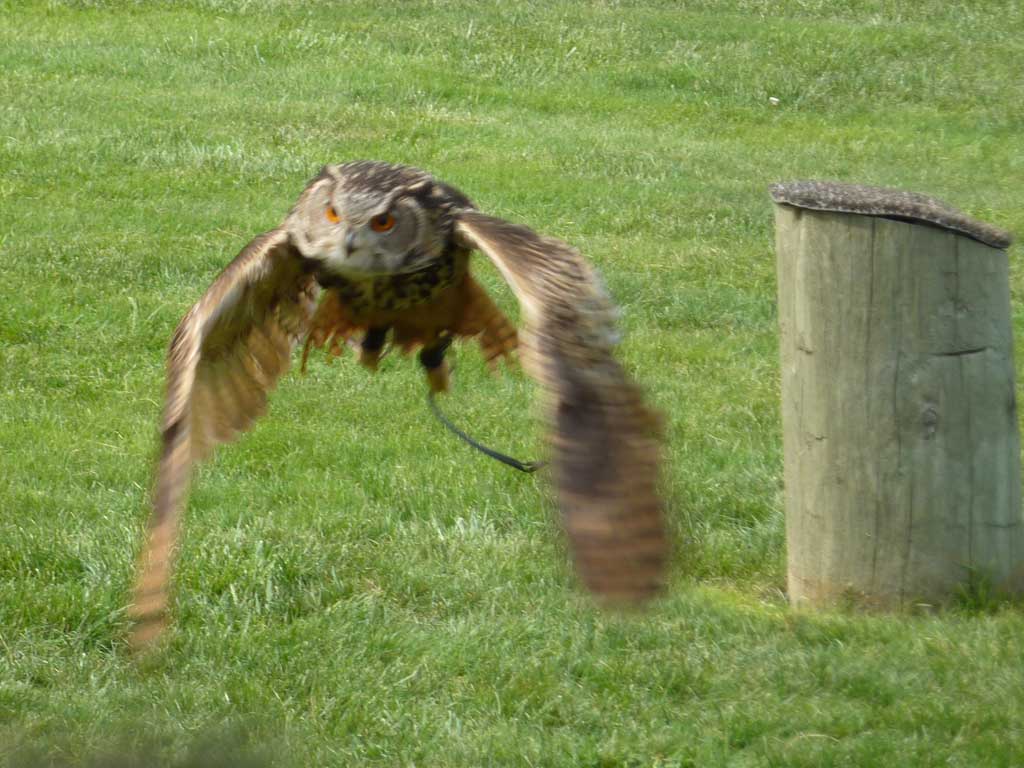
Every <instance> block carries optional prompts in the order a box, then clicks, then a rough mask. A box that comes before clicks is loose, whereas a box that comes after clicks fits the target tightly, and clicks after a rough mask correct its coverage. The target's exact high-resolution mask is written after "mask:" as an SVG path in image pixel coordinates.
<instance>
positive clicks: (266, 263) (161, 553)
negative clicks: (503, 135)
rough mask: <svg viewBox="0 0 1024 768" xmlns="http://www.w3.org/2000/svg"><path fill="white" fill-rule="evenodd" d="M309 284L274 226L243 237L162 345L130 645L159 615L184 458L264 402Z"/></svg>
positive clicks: (312, 287) (294, 333) (225, 435)
mask: <svg viewBox="0 0 1024 768" xmlns="http://www.w3.org/2000/svg"><path fill="white" fill-rule="evenodd" d="M318 291H319V288H318V286H317V284H316V282H315V281H314V279H313V278H312V276H311V275H309V274H308V273H307V272H306V271H305V270H304V269H303V260H302V257H301V256H300V255H299V252H298V251H297V250H296V249H295V248H294V247H293V246H292V245H291V244H290V243H289V241H288V236H287V234H286V233H285V232H284V231H283V230H274V231H271V232H268V233H266V234H264V235H261V236H259V237H257V238H256V239H254V240H253V241H252V242H251V243H249V244H248V245H247V246H246V247H245V248H244V249H243V250H242V252H241V253H240V254H238V256H237V257H235V259H234V261H232V262H231V263H230V264H229V265H228V266H227V267H226V268H225V269H224V271H223V272H221V274H220V275H219V276H218V277H217V279H216V280H214V282H213V285H211V286H210V287H209V289H207V291H206V293H205V294H203V296H202V298H201V299H199V301H198V302H196V304H195V305H194V306H193V307H192V308H191V309H190V310H189V311H188V314H186V315H185V317H184V318H183V319H182V321H181V323H180V324H179V325H178V328H177V330H175V332H174V336H173V337H172V339H171V346H170V350H169V351H168V354H167V402H166V404H165V406H164V413H163V423H162V426H161V429H162V442H163V446H162V453H161V456H160V463H159V467H158V470H157V480H156V491H155V494H154V499H153V512H152V516H151V517H150V522H149V536H148V540H147V542H146V545H145V547H144V548H143V551H142V555H141V557H140V560H139V572H138V580H137V582H136V586H135V596H134V601H133V604H132V606H131V608H130V609H129V613H130V615H131V616H132V618H133V619H134V620H135V622H136V624H135V627H134V629H133V632H132V637H131V641H132V644H133V646H135V647H137V648H138V647H142V646H145V645H146V644H148V643H150V642H151V641H153V640H154V639H156V637H157V636H158V635H159V634H160V631H161V630H162V628H163V626H164V622H165V615H164V614H165V610H166V607H167V584H168V580H169V578H170V571H171V566H172V557H173V549H174V544H175V541H176V538H177V532H178V518H179V517H180V514H181V510H182V507H183V505H184V502H185V496H186V493H187V490H188V483H189V476H190V474H191V471H190V470H191V467H192V463H193V462H194V461H196V460H198V459H201V458H203V457H205V456H207V455H208V454H209V453H210V452H211V451H212V450H213V448H214V447H215V446H216V445H218V444H219V443H223V442H227V441H229V440H233V439H234V438H235V437H237V436H238V434H239V433H240V432H242V431H244V430H246V429H248V428H249V427H250V426H251V425H252V423H253V422H254V421H255V420H256V419H257V418H258V417H259V416H260V415H261V414H262V413H263V412H264V411H265V410H266V405H267V394H268V393H269V391H270V390H271V389H273V387H274V385H275V383H276V382H277V379H278V378H279V377H280V376H281V374H282V373H284V372H285V370H287V368H288V365H289V363H290V360H291V352H292V348H293V346H294V345H295V343H296V342H297V341H298V340H299V338H300V337H301V336H303V335H304V334H305V332H306V328H307V326H308V324H309V319H310V317H311V316H312V313H313V310H314V309H315V300H316V297H317V294H318Z"/></svg>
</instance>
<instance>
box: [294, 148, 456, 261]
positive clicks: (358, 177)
mask: <svg viewBox="0 0 1024 768" xmlns="http://www.w3.org/2000/svg"><path fill="white" fill-rule="evenodd" d="M459 207H472V206H471V203H470V202H469V200H468V199H466V198H465V196H463V195H462V194H461V193H459V192H458V191H457V190H454V189H452V188H451V187H449V186H447V185H445V184H442V183H440V182H438V181H437V180H436V179H434V178H433V177H432V176H431V175H430V174H427V173H424V172H423V171H420V170H418V169H415V168H409V167H407V166H401V165H391V164H388V163H380V162H368V161H361V162H356V163H346V164H344V165H328V166H324V168H323V169H322V170H321V171H320V174H319V175H318V176H316V178H314V179H313V180H312V181H311V182H310V183H309V185H308V186H307V187H306V190H305V191H304V192H303V194H302V196H301V197H300V198H299V201H298V203H296V205H295V207H294V208H293V209H292V211H291V213H290V214H289V216H288V220H287V222H286V227H287V229H288V234H289V236H290V237H291V240H292V242H293V243H294V244H295V246H296V247H297V248H298V249H299V251H300V252H301V253H302V255H303V256H304V257H306V258H307V259H310V260H312V261H314V262H316V263H317V270H318V272H321V273H325V274H326V275H328V276H329V275H337V276H339V277H345V278H349V279H358V278H361V277H373V276H378V275H385V274H396V273H401V272H415V271H417V270H420V269H423V268H424V267H427V266H429V265H430V264H431V263H432V262H434V261H436V260H438V259H440V258H441V256H442V255H443V254H444V253H445V251H446V250H447V249H448V248H449V246H450V242H451V236H452V228H453V217H452V211H453V209H455V208H459Z"/></svg>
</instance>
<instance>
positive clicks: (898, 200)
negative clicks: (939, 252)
mask: <svg viewBox="0 0 1024 768" xmlns="http://www.w3.org/2000/svg"><path fill="white" fill-rule="evenodd" d="M768 190H769V192H770V194H771V196H772V200H774V201H775V202H776V203H783V204H785V205H792V206H795V207H797V208H808V209H810V210H814V211H835V212H838V213H856V214H861V215H864V216H883V217H885V218H887V219H897V220H900V221H910V222H915V223H921V224H929V225H931V226H935V227H941V228H942V229H947V230H952V231H953V232H957V233H959V234H961V235H966V236H967V237H970V238H972V239H974V240H977V241H979V242H981V243H984V244H985V245H990V246H992V247H993V248H1006V247H1008V246H1009V245H1010V243H1011V242H1013V236H1012V235H1011V234H1010V233H1009V232H1007V231H1006V230H1004V229H1000V228H999V227H996V226H993V225H992V224H988V223H986V222H984V221H979V220H978V219H974V218H971V217H970V216H968V215H967V214H965V213H963V212H962V211H959V210H957V209H956V208H954V207H953V206H951V205H948V204H946V203H944V202H942V201H941V200H936V199H935V198H934V197H928V196H927V195H921V194H918V193H917V192H907V191H905V190H902V189H890V188H887V187H868V186H862V185H859V184H843V183H840V182H836V181H788V182H784V183H781V184H772V185H771V186H770V187H769V188H768Z"/></svg>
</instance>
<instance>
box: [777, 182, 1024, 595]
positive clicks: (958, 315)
mask: <svg viewBox="0 0 1024 768" xmlns="http://www.w3.org/2000/svg"><path fill="white" fill-rule="evenodd" d="M771 194H772V198H773V199H774V200H775V202H776V203H777V205H776V209H775V210H776V218H775V224H776V248H777V254H778V278H779V324H780V330H781V353H782V417H783V419H782V421H783V432H784V438H783V443H784V452H785V504H786V542H787V546H788V580H789V597H790V600H791V602H793V603H794V604H802V603H807V604H810V605H825V604H831V603H835V602H846V601H853V602H855V603H858V604H862V605H868V606H878V607H909V606H913V605H915V604H920V603H927V604H935V603H939V602H943V601H948V599H949V598H950V597H951V596H952V595H954V594H955V593H956V592H957V590H958V589H960V588H962V587H963V586H966V585H968V584H971V583H978V580H981V583H985V584H988V585H989V586H990V587H992V588H994V589H996V590H999V591H1003V592H1010V593H1021V592H1024V517H1022V513H1021V467H1020V437H1019V434H1018V426H1017V406H1016V398H1015V390H1014V366H1013V336H1012V328H1011V315H1010V289H1009V267H1008V260H1007V256H1006V252H1005V250H1004V249H1005V248H1006V247H1007V246H1008V245H1009V243H1010V236H1009V235H1008V234H1007V233H1005V232H1002V231H1000V230H998V229H995V228H994V227H991V226H989V225H986V224H984V223H982V222H978V221H974V220H972V219H969V218H968V217H966V216H964V215H963V214H961V213H959V212H958V211H956V210H955V209H952V208H949V207H948V206H946V205H944V204H942V203H940V202H938V201H936V200H933V199H931V198H926V197H923V196H920V195H915V194H912V193H906V192H899V191H896V190H886V189H877V188H869V187H856V186H851V185H840V184H831V183H822V182H794V183H791V184H779V185H774V186H773V187H772V188H771Z"/></svg>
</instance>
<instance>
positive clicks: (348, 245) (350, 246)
mask: <svg viewBox="0 0 1024 768" xmlns="http://www.w3.org/2000/svg"><path fill="white" fill-rule="evenodd" d="M355 248H356V233H355V232H348V233H346V234H345V258H346V259H347V258H348V257H349V256H351V255H352V251H354V250H355Z"/></svg>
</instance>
